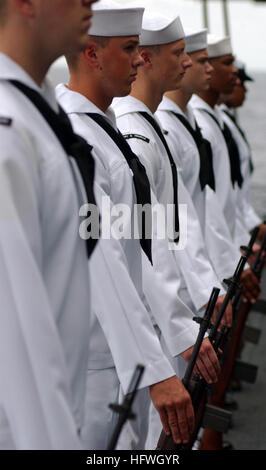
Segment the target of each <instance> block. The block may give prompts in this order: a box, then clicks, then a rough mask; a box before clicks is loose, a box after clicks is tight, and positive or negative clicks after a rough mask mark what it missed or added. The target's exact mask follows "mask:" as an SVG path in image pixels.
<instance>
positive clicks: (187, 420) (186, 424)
mask: <svg viewBox="0 0 266 470" xmlns="http://www.w3.org/2000/svg"><path fill="white" fill-rule="evenodd" d="M150 395H151V399H152V402H153V404H154V406H155V408H156V409H157V411H158V413H159V415H160V418H161V422H162V425H163V429H164V432H165V434H166V435H167V436H169V435H171V434H172V437H173V440H174V442H175V443H176V444H181V442H183V443H184V444H185V443H187V442H189V439H190V436H191V434H192V432H193V429H194V426H195V420H194V411H193V406H192V402H191V399H190V395H189V393H188V392H187V390H186V389H185V387H184V385H183V384H182V382H181V380H179V379H178V377H176V376H173V377H170V378H169V379H166V380H163V381H162V382H158V383H156V384H153V385H151V386H150Z"/></svg>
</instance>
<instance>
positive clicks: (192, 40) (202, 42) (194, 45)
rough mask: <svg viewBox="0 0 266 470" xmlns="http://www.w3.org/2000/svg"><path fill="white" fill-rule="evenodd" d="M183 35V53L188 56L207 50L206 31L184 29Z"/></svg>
mask: <svg viewBox="0 0 266 470" xmlns="http://www.w3.org/2000/svg"><path fill="white" fill-rule="evenodd" d="M185 33H186V36H185V42H186V48H185V51H186V52H187V53H188V54H192V52H198V51H202V50H203V49H207V29H200V30H198V31H195V30H194V31H193V30H189V29H185Z"/></svg>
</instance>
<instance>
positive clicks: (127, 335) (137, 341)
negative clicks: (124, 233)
mask: <svg viewBox="0 0 266 470" xmlns="http://www.w3.org/2000/svg"><path fill="white" fill-rule="evenodd" d="M98 168H99V167H98ZM102 180H104V179H102ZM98 181H99V178H98ZM95 192H96V198H97V201H98V204H99V206H100V205H101V203H100V201H101V197H103V196H106V194H105V193H104V191H103V188H102V187H100V186H99V184H98V183H96V184H95ZM111 208H112V203H111ZM90 269H91V272H92V276H91V284H92V297H93V299H94V305H96V306H97V307H96V308H95V313H96V315H97V318H98V320H99V323H100V325H101V327H102V329H103V331H104V334H105V336H106V339H107V342H108V345H109V347H110V350H111V352H112V356H113V359H114V363H115V366H116V369H117V373H118V376H119V379H120V381H121V384H122V387H123V390H124V391H125V392H126V391H127V389H128V386H129V383H130V380H131V377H132V374H133V372H134V369H135V367H136V365H137V364H143V365H144V366H145V373H144V376H143V379H142V382H141V387H146V386H149V385H151V384H153V383H156V382H160V381H162V380H164V379H166V378H169V377H172V376H173V375H174V371H173V369H172V367H171V365H170V363H169V361H168V359H167V358H166V356H165V355H164V353H163V351H162V349H161V345H160V342H159V339H158V337H157V334H156V332H155V329H154V327H153V325H152V322H151V319H150V316H149V313H148V312H147V310H146V307H145V306H144V304H143V302H142V300H141V299H140V297H139V294H138V292H137V290H136V288H135V286H134V284H133V281H132V279H131V277H130V274H129V270H128V267H127V260H126V257H125V254H124V251H123V248H122V245H121V243H120V241H119V240H116V239H115V238H110V239H104V240H103V239H101V240H100V241H99V243H98V245H97V247H96V249H95V251H94V253H93V256H92V258H91V262H90Z"/></svg>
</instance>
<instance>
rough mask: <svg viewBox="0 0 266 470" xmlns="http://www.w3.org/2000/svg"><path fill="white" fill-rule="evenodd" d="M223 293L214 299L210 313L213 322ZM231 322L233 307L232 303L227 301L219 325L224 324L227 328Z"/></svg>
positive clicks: (222, 298) (221, 301)
mask: <svg viewBox="0 0 266 470" xmlns="http://www.w3.org/2000/svg"><path fill="white" fill-rule="evenodd" d="M225 295H226V294H223V295H220V296H219V297H218V299H217V301H216V304H215V307H214V311H213V314H212V322H213V323H215V320H216V318H217V317H218V314H219V311H220V309H221V306H222V303H223V301H224V298H225ZM232 324H233V308H232V303H231V302H229V303H228V305H227V307H226V310H225V312H224V315H223V318H222V320H221V325H226V326H227V327H228V328H231V326H232Z"/></svg>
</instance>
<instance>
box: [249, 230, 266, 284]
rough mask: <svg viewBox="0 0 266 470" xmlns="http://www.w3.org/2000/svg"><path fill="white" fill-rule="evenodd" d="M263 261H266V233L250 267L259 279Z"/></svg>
mask: <svg viewBox="0 0 266 470" xmlns="http://www.w3.org/2000/svg"><path fill="white" fill-rule="evenodd" d="M265 262H266V234H265V235H264V237H263V240H262V243H261V247H260V249H259V251H258V253H257V256H256V260H255V262H254V266H253V267H252V271H253V273H254V274H255V276H257V278H258V279H261V275H262V271H263V268H264V265H265Z"/></svg>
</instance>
